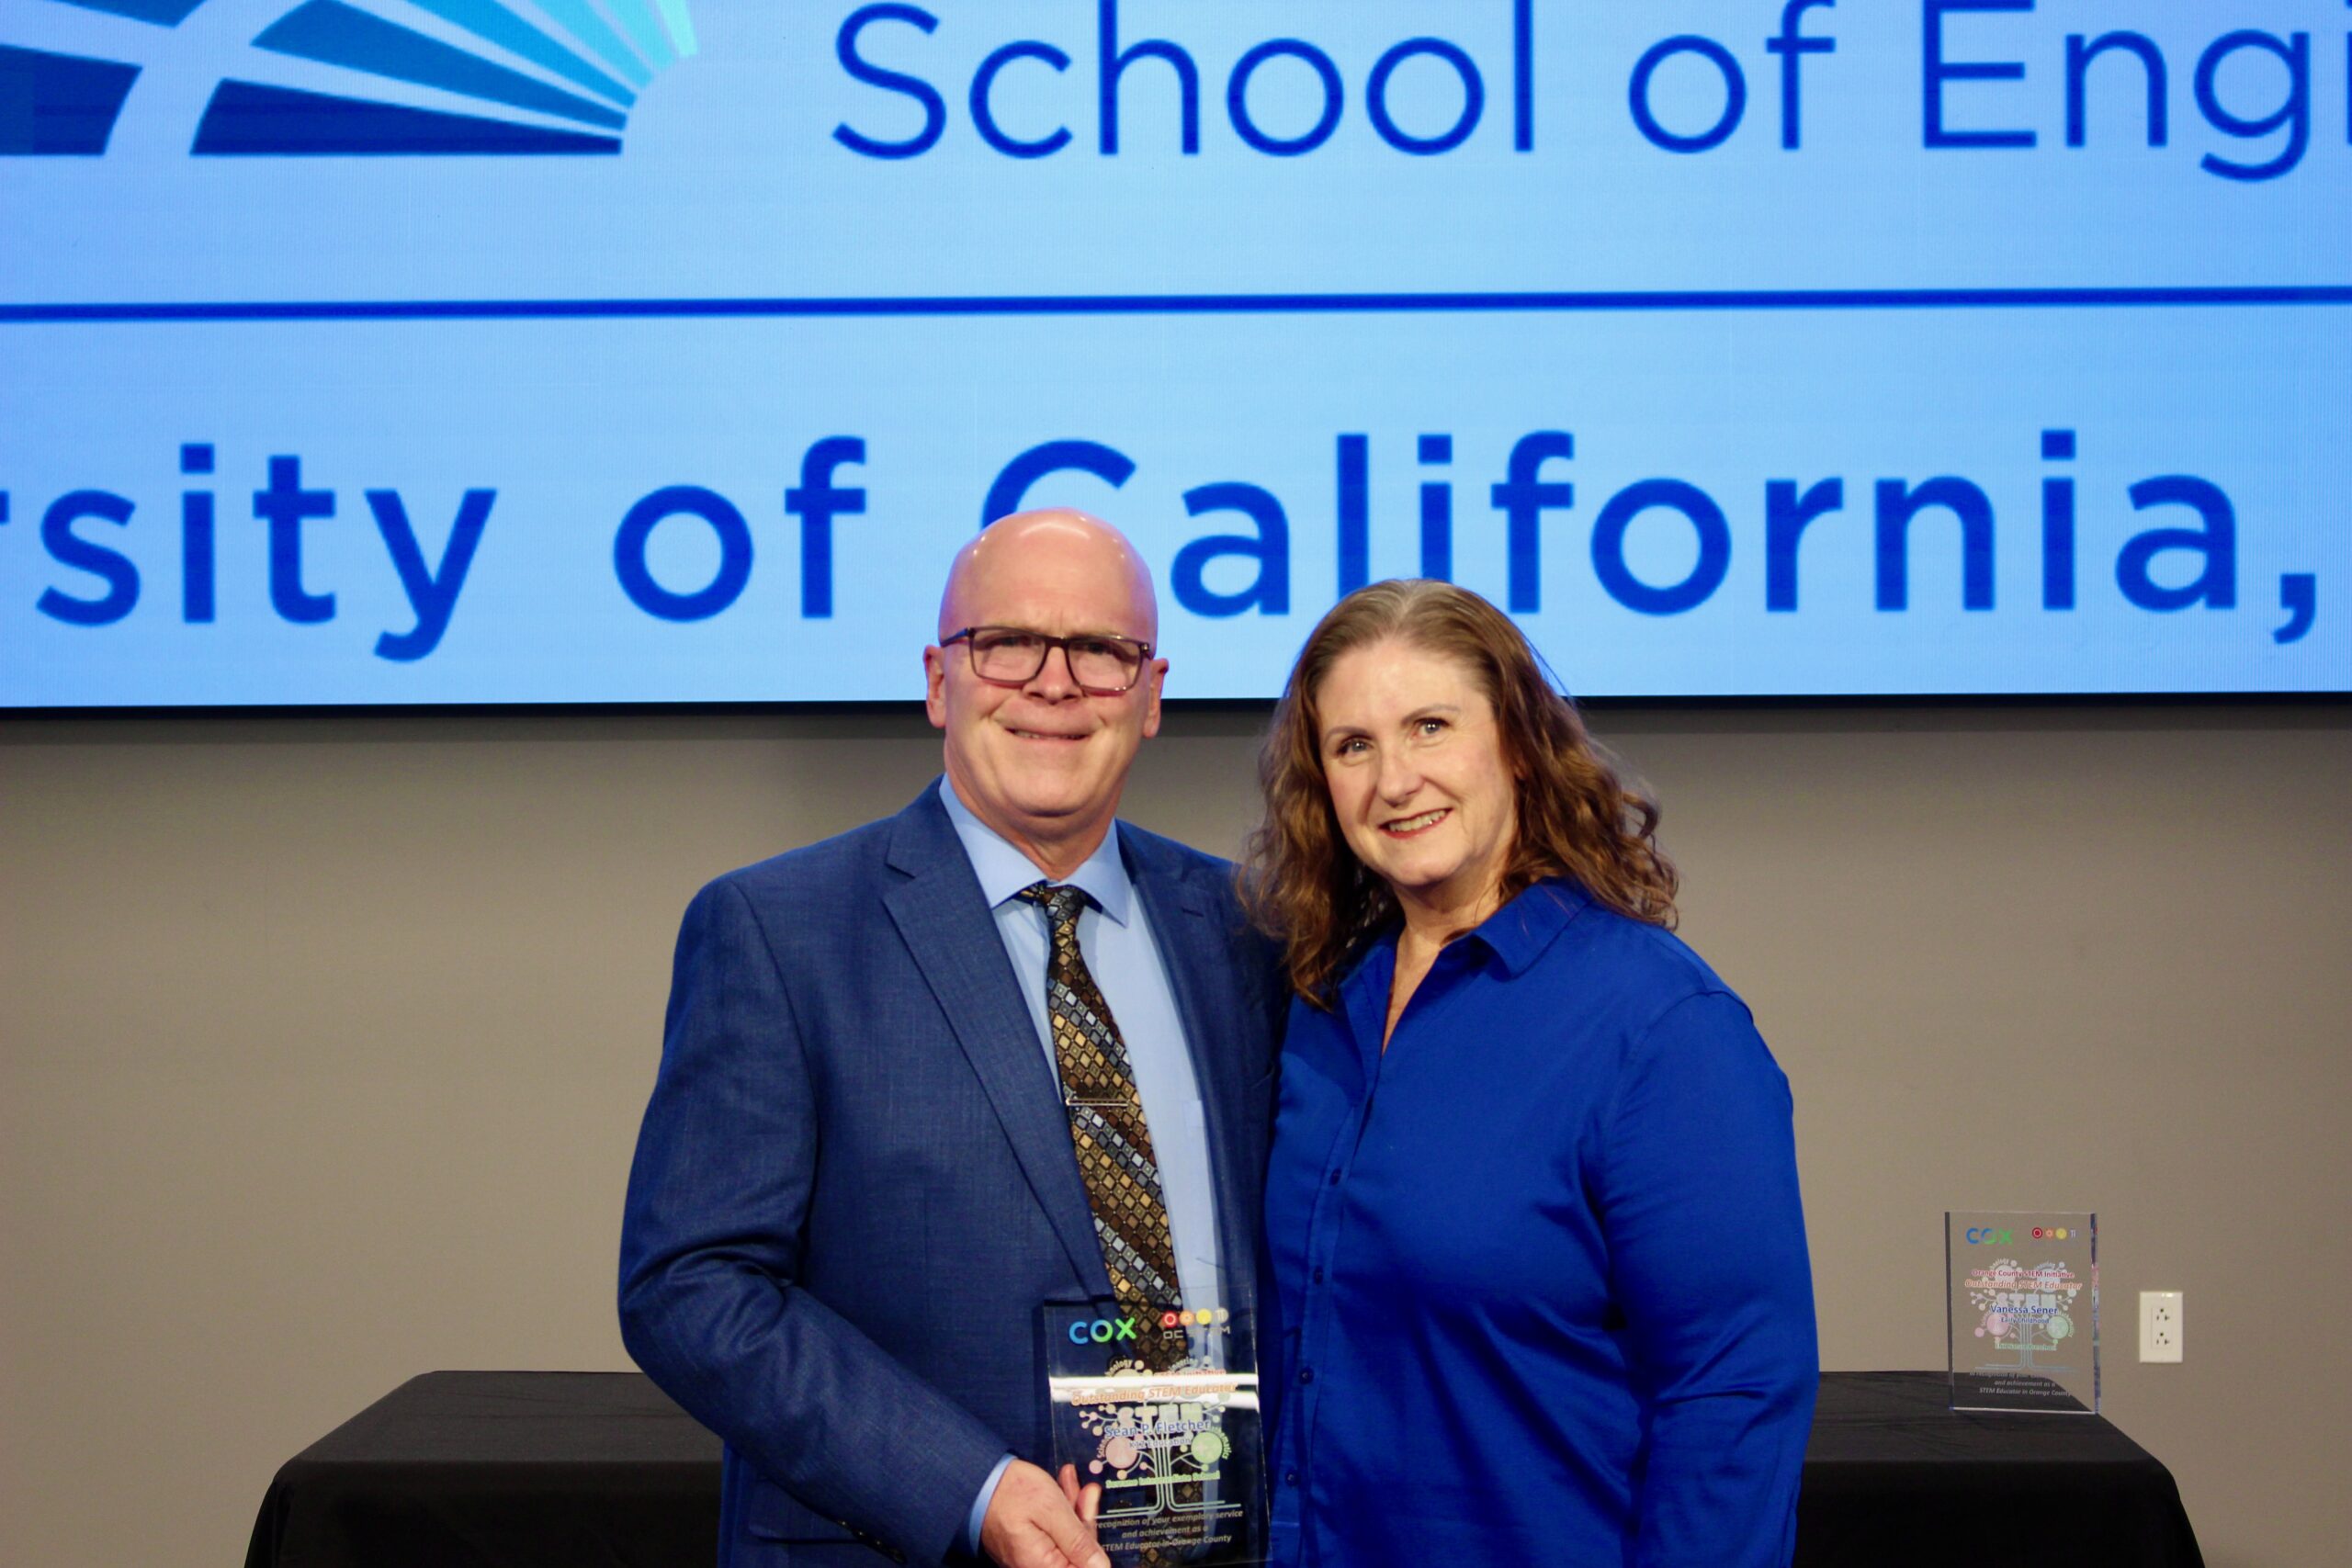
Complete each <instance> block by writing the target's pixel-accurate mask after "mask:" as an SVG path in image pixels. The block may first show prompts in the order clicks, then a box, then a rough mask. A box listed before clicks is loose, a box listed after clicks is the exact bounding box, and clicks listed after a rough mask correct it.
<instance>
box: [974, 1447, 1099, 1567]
mask: <svg viewBox="0 0 2352 1568" xmlns="http://www.w3.org/2000/svg"><path fill="white" fill-rule="evenodd" d="M1063 1469H1064V1472H1065V1478H1064V1480H1063V1481H1061V1482H1058V1483H1057V1482H1056V1481H1055V1479H1054V1478H1053V1477H1052V1476H1050V1475H1048V1474H1046V1472H1044V1471H1042V1470H1040V1469H1038V1468H1037V1467H1036V1466H1035V1465H1034V1464H1031V1463H1029V1462H1028V1461H1026V1460H1018V1459H1017V1460H1014V1461H1012V1463H1011V1464H1010V1465H1008V1466H1006V1467H1005V1472H1004V1475H1003V1478H1002V1479H1001V1480H1000V1481H998V1483H996V1495H995V1496H993V1497H990V1498H989V1511H988V1514H987V1516H986V1517H983V1518H982V1519H981V1520H980V1550H981V1551H984V1552H986V1553H988V1555H989V1561H991V1562H997V1563H1000V1564H1001V1565H1002V1568H1111V1559H1110V1558H1109V1557H1107V1556H1105V1555H1104V1554H1103V1549H1102V1548H1101V1547H1099V1546H1097V1545H1095V1544H1094V1530H1093V1528H1092V1527H1091V1525H1088V1524H1086V1523H1085V1522H1083V1521H1082V1520H1080V1518H1079V1517H1078V1509H1077V1507H1076V1506H1073V1504H1072V1501H1071V1498H1070V1493H1071V1492H1073V1491H1075V1490H1076V1489H1077V1485H1078V1472H1076V1471H1073V1470H1070V1469H1069V1467H1068V1466H1064V1467H1063Z"/></svg>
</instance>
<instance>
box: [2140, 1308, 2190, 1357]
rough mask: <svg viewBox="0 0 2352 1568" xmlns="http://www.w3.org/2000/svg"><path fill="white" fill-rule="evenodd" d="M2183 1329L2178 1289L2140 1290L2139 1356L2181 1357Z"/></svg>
mask: <svg viewBox="0 0 2352 1568" xmlns="http://www.w3.org/2000/svg"><path fill="white" fill-rule="evenodd" d="M2181 1328H2182V1320H2181V1308H2180V1292H2178V1291H2142V1292H2140V1359H2142V1360H2143V1361H2166V1362H2170V1361H2177V1360H2179V1359H2180V1349H2181Z"/></svg>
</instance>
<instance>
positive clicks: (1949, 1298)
mask: <svg viewBox="0 0 2352 1568" xmlns="http://www.w3.org/2000/svg"><path fill="white" fill-rule="evenodd" d="M1944 1280H1945V1287H1946V1295H1945V1298H1944V1311H1945V1313H1946V1315H1947V1320H1948V1323H1949V1326H1950V1330H1951V1407H1952V1408H1953V1409H1954V1410H2032V1411H2052V1412H2057V1413H2060V1414H2065V1415H2095V1414H2097V1413H2098V1215H2097V1214H2074V1213H2057V1212H2054V1211H2039V1210H2035V1211H2025V1212H2015V1213H2004V1212H1997V1211H1985V1210H1951V1211H1948V1212H1946V1213H1945V1214H1944Z"/></svg>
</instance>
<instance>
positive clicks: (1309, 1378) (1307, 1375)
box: [1298, 1367, 1315, 1382]
mask: <svg viewBox="0 0 2352 1568" xmlns="http://www.w3.org/2000/svg"><path fill="white" fill-rule="evenodd" d="M1298 1381H1299V1382H1314V1381H1315V1369H1314V1368H1313V1367H1301V1368H1299V1369H1298Z"/></svg>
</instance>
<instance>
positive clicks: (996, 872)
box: [939, 777, 1135, 926]
mask: <svg viewBox="0 0 2352 1568" xmlns="http://www.w3.org/2000/svg"><path fill="white" fill-rule="evenodd" d="M939 803H940V805H942V806H944V807H946V808H947V820H948V821H950V822H952V823H954V824H955V827H956V838H957V839H959V840H962V841H963V845H964V854H965V856H966V858H967V859H968V860H970V861H971V863H972V874H974V875H975V876H977V877H978V878H979V882H980V896H981V897H984V898H986V899H987V900H988V901H989V908H991V909H993V908H996V907H997V906H999V905H1000V904H1002V903H1004V902H1005V901H1006V900H1007V899H1010V898H1012V897H1016V896H1018V895H1019V893H1020V892H1021V890H1022V889H1023V888H1024V887H1029V886H1035V884H1036V883H1038V882H1039V881H1041V880H1044V879H1045V874H1044V873H1042V872H1040V871H1039V870H1038V869H1037V866H1036V863H1035V862H1034V861H1032V860H1031V859H1030V858H1029V857H1028V856H1027V855H1025V854H1023V853H1022V852H1020V851H1019V850H1018V849H1015V848H1014V847H1013V845H1012V841H1011V840H1008V839H1006V838H1005V837H1004V835H1003V834H1001V833H999V832H998V831H997V830H996V829H993V828H991V827H989V825H988V824H987V823H985V822H983V821H981V820H980V819H979V818H978V817H976V816H974V815H973V814H972V808H971V807H968V806H967V805H965V804H964V801H963V797H962V796H960V795H957V794H956V786H955V785H954V784H950V783H948V782H947V780H946V779H945V778H944V777H943V778H941V779H940V781H939ZM1061 885H1062V886H1066V887H1075V888H1078V889H1079V890H1080V892H1082V893H1084V894H1085V895H1086V896H1087V897H1089V898H1091V899H1093V900H1094V907H1095V908H1098V909H1101V910H1102V911H1103V914H1104V915H1106V916H1108V917H1109V918H1110V919H1112V920H1113V921H1114V923H1116V924H1119V925H1122V926H1124V925H1125V924H1126V923H1127V919H1128V916H1129V914H1130V912H1131V910H1132V908H1133V906H1134V901H1135V884H1134V882H1133V881H1131V880H1130V879H1129V878H1128V876H1127V865H1126V862H1125V860H1124V859H1122V858H1121V857H1120V854H1119V835H1118V831H1117V825H1116V824H1114V825H1113V830H1112V831H1110V832H1108V833H1105V834H1103V841H1102V842H1101V843H1099V844H1097V845H1095V846H1094V852H1093V853H1092V854H1091V855H1089V856H1087V857H1086V859H1085V860H1084V861H1083V862H1081V863H1080V865H1079V867H1078V869H1077V870H1076V871H1073V872H1071V873H1070V874H1069V875H1068V876H1066V877H1063V878H1062V879H1061Z"/></svg>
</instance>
